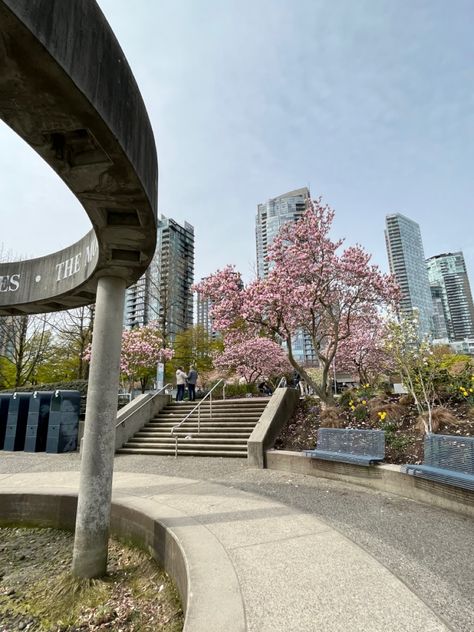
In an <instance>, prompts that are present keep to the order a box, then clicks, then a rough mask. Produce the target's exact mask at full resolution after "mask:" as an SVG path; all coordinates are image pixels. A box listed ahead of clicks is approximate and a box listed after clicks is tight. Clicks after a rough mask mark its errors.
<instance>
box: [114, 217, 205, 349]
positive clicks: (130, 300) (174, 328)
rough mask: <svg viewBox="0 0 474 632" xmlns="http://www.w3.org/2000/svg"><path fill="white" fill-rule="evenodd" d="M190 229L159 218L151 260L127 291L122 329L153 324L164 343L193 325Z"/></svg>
mask: <svg viewBox="0 0 474 632" xmlns="http://www.w3.org/2000/svg"><path fill="white" fill-rule="evenodd" d="M193 281H194V228H193V226H191V224H188V222H185V223H184V226H181V225H180V224H178V223H177V222H175V221H174V220H173V219H169V218H167V217H165V216H164V215H161V216H160V217H159V220H158V238H157V246H156V252H155V255H154V257H153V261H152V263H151V264H150V266H149V268H148V270H147V271H146V272H145V274H144V275H143V276H142V277H141V278H140V279H139V280H138V281H137V282H136V283H134V284H133V285H132V286H130V287H129V288H128V289H127V294H126V300H125V318H124V320H125V326H126V327H134V326H142V325H146V324H147V323H149V322H151V321H156V322H158V324H159V327H160V329H161V331H162V334H163V337H164V339H165V341H166V343H167V344H169V343H170V342H172V341H173V340H174V338H175V336H176V334H177V333H178V332H180V331H183V330H184V329H187V328H188V327H191V326H192V325H193V296H192V292H191V286H192V284H193Z"/></svg>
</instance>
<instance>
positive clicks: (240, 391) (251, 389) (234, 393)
mask: <svg viewBox="0 0 474 632" xmlns="http://www.w3.org/2000/svg"><path fill="white" fill-rule="evenodd" d="M217 390H219V387H217ZM249 394H250V395H259V392H258V388H257V385H256V384H226V387H225V396H226V399H227V398H229V399H230V398H232V397H247V395H249Z"/></svg>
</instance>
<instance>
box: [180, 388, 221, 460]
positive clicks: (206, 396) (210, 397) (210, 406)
mask: <svg viewBox="0 0 474 632" xmlns="http://www.w3.org/2000/svg"><path fill="white" fill-rule="evenodd" d="M219 384H223V387H222V399H225V386H226V384H225V381H224V380H219V381H218V382H216V384H214V386H213V387H212V388H211V390H210V391H209V393H207V394H206V395H205V396H204V397H203V398H202V399H201V401H200V402H198V403H197V404H196V406H194V408H193V409H192V410H191V411H190V412H189V413H188V414H187V415H186V417H184V419H182V420H181V421H180V422H179V424H176V425H175V426H173V427H172V428H171V436H173V435H174V441H175V443H174V457H175V458H176V457H177V456H178V439H179V436H178V435H177V434H175V430H177V429H178V428H179V427H180V426H182V425H183V424H184V422H185V421H186V420H187V419H189V417H191V415H192V414H193V413H194V412H195V411H196V410H197V411H198V434H199V433H200V432H201V405H202V404H203V402H205V401H206V399H207V398H208V397H209V419H212V391H214V390H215V389H216V388H217V387H218V386H219Z"/></svg>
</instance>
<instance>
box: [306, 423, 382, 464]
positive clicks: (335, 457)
mask: <svg viewBox="0 0 474 632" xmlns="http://www.w3.org/2000/svg"><path fill="white" fill-rule="evenodd" d="M305 454H306V455H307V456H310V457H311V458H313V459H323V460H325V461H341V462H342V463H355V464H356V465H371V463H373V462H375V461H383V459H384V457H385V433H384V431H383V430H353V429H350V428H320V429H319V430H318V442H317V448H316V449H314V450H305Z"/></svg>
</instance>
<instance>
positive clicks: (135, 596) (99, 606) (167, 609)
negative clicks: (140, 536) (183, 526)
mask: <svg viewBox="0 0 474 632" xmlns="http://www.w3.org/2000/svg"><path fill="white" fill-rule="evenodd" d="M72 550H73V534H72V533H69V532H66V531H59V530H56V529H27V528H0V632H16V631H17V630H26V631H28V632H46V631H47V632H85V631H93V630H94V631H95V630H111V631H114V632H151V631H156V630H162V631H163V632H180V631H181V630H182V629H183V621H184V617H183V612H182V609H181V605H180V602H179V598H178V594H177V592H176V589H175V587H174V585H173V584H172V582H171V580H170V578H169V577H168V576H167V575H166V573H164V571H163V570H162V569H161V568H160V567H159V566H158V565H157V563H156V562H155V561H154V560H153V559H152V558H150V557H149V556H148V555H147V554H145V553H144V552H143V551H141V550H139V549H136V548H134V547H129V546H125V545H123V544H120V543H118V542H115V541H113V540H111V541H110V543H109V563H108V574H107V576H106V577H104V578H101V579H95V580H79V579H77V578H73V577H72V575H71V573H70V568H71V561H72Z"/></svg>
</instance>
